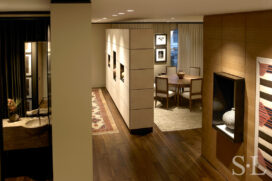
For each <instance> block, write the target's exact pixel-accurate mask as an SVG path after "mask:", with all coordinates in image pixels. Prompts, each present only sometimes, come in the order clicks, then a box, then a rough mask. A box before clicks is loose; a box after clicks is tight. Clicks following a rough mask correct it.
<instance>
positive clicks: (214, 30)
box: [202, 16, 222, 160]
mask: <svg viewBox="0 0 272 181" xmlns="http://www.w3.org/2000/svg"><path fill="white" fill-rule="evenodd" d="M204 22H205V23H204V26H203V28H204V29H203V30H204V31H203V33H204V37H203V38H204V47H203V48H204V52H203V53H204V57H203V58H204V62H203V63H204V64H203V67H204V69H203V78H204V80H203V100H202V101H203V114H202V120H205V121H203V122H202V129H203V136H202V155H203V156H204V157H206V159H208V160H211V159H212V155H215V149H213V147H214V145H216V140H215V139H210V138H211V137H212V138H214V137H215V136H216V132H215V130H213V129H210V127H211V125H212V111H211V110H212V100H211V99H209V97H210V96H211V94H212V92H213V86H212V85H211V84H210V82H212V81H213V70H215V69H217V70H218V68H219V67H221V51H220V50H221V47H222V40H221V35H222V27H221V26H218V24H219V25H221V23H222V18H221V17H216V16H209V17H205V18H204Z"/></svg>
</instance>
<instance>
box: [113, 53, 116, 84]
mask: <svg viewBox="0 0 272 181" xmlns="http://www.w3.org/2000/svg"><path fill="white" fill-rule="evenodd" d="M113 79H114V80H115V81H116V52H115V51H113Z"/></svg>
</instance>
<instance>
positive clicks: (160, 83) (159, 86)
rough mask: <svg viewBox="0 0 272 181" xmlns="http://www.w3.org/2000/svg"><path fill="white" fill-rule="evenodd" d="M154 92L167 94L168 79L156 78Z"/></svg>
mask: <svg viewBox="0 0 272 181" xmlns="http://www.w3.org/2000/svg"><path fill="white" fill-rule="evenodd" d="M155 82H156V92H159V93H166V94H167V93H168V78H163V77H156V81H155Z"/></svg>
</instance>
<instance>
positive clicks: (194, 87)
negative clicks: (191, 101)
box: [190, 78, 202, 94]
mask: <svg viewBox="0 0 272 181" xmlns="http://www.w3.org/2000/svg"><path fill="white" fill-rule="evenodd" d="M190 90H191V93H192V94H202V78H199V79H191V89H190Z"/></svg>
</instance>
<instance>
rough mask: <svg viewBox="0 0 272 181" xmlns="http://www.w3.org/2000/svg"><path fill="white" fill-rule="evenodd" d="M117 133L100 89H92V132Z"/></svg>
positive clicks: (99, 133) (97, 133) (95, 133)
mask: <svg viewBox="0 0 272 181" xmlns="http://www.w3.org/2000/svg"><path fill="white" fill-rule="evenodd" d="M112 133H119V131H118V129H117V127H116V124H115V122H114V119H113V117H112V114H111V112H110V110H109V107H108V105H107V103H106V100H105V98H104V96H103V93H102V90H101V89H93V90H92V134H93V135H101V134H112Z"/></svg>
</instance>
